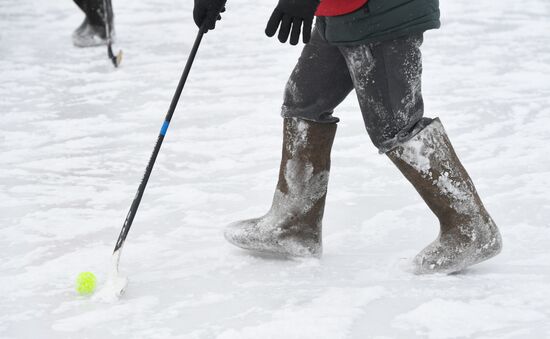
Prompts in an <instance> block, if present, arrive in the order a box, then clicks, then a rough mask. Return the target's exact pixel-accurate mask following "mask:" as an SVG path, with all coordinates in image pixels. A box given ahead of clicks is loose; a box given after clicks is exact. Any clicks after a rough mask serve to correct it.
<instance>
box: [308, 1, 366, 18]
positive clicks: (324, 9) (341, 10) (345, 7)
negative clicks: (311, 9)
mask: <svg viewBox="0 0 550 339" xmlns="http://www.w3.org/2000/svg"><path fill="white" fill-rule="evenodd" d="M367 1H368V0H321V4H320V5H319V7H318V8H317V12H315V15H317V16H337V15H344V14H348V13H351V12H355V11H356V10H358V9H359V8H361V7H362V6H363V5H364V4H366V3H367Z"/></svg>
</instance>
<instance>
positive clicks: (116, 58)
mask: <svg viewBox="0 0 550 339" xmlns="http://www.w3.org/2000/svg"><path fill="white" fill-rule="evenodd" d="M107 4H108V5H109V7H107ZM103 10H104V16H103V20H105V34H106V35H107V55H108V56H109V59H111V61H112V63H113V65H114V66H115V67H118V65H120V63H121V62H122V50H119V51H118V53H117V55H115V54H114V53H113V47H112V45H113V41H112V39H111V20H110V19H111V18H109V16H112V15H113V5H112V3H111V0H103Z"/></svg>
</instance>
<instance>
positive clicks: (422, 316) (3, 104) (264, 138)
mask: <svg viewBox="0 0 550 339" xmlns="http://www.w3.org/2000/svg"><path fill="white" fill-rule="evenodd" d="M440 3H441V11H442V14H443V25H442V29H441V30H439V31H433V32H429V33H426V34H425V42H424V45H423V46H422V52H423V58H424V76H423V94H424V100H425V103H426V116H427V117H435V116H439V117H441V119H442V121H443V122H444V123H445V127H446V129H447V131H448V132H449V134H450V136H451V140H452V141H453V144H454V145H455V147H456V150H457V152H458V154H459V155H460V156H461V160H462V161H463V163H464V165H465V167H466V168H467V169H468V171H469V172H470V174H471V176H472V178H473V179H474V182H475V184H476V187H477V189H478V191H479V193H480V194H481V196H482V198H483V201H484V203H485V205H486V207H487V209H488V210H489V211H490V212H491V215H492V217H493V218H494V219H495V221H496V222H497V223H498V225H499V227H500V229H501V231H502V234H503V238H504V240H505V247H504V250H503V252H502V253H501V255H499V256H497V257H495V258H494V259H492V260H490V261H488V262H487V263H482V264H479V265H476V266H472V267H471V268H470V269H468V270H466V271H465V272H463V273H462V274H456V275H449V276H447V275H436V276H417V275H414V274H411V273H410V272H408V271H407V269H408V268H409V266H408V265H409V262H410V260H411V259H412V258H413V257H414V256H415V254H416V253H418V250H419V249H421V248H422V247H423V246H425V245H426V244H427V243H428V242H429V241H430V240H432V239H433V238H434V237H435V235H436V234H437V231H438V229H439V225H438V223H437V220H436V219H435V218H434V216H433V214H432V213H431V212H430V211H429V210H428V209H427V208H426V205H425V203H424V202H423V201H422V200H421V199H420V197H418V194H417V193H416V192H415V191H414V189H413V188H412V187H411V185H410V184H409V183H408V182H407V181H406V180H405V179H404V178H403V176H402V175H401V173H399V172H398V171H397V170H396V169H395V166H394V165H393V164H391V162H389V161H387V159H385V158H384V157H383V156H380V155H378V154H377V150H376V149H375V148H374V147H373V146H372V145H371V143H370V140H369V138H368V136H367V135H366V133H365V129H364V125H363V122H362V118H361V114H360V112H359V110H358V107H357V100H356V98H355V96H354V95H350V96H349V98H348V99H347V100H346V101H344V102H343V103H342V104H341V105H340V106H339V107H338V109H337V112H336V115H338V116H339V117H340V118H341V119H342V121H341V123H340V124H339V127H338V135H337V137H336V140H335V145H334V148H333V153H332V155H333V158H332V169H331V179H330V185H329V194H328V197H327V206H326V211H325V218H324V220H323V225H324V230H323V231H324V232H323V238H324V239H323V240H324V248H323V252H324V254H323V258H322V259H321V260H318V259H300V260H280V259H276V258H265V257H262V256H256V255H250V254H249V253H247V252H245V251H242V250H239V249H236V248H235V247H234V246H232V245H230V244H228V243H227V241H225V239H224V238H223V236H222V235H221V234H220V233H221V232H222V229H223V228H224V227H225V225H227V223H229V222H231V221H234V220H241V219H244V218H248V217H250V216H254V215H258V216H259V215H261V214H262V213H265V211H266V208H267V207H268V206H269V204H270V203H271V202H272V199H273V189H274V187H275V183H276V180H277V173H278V170H279V169H278V165H279V162H280V156H281V117H280V116H279V107H280V105H281V101H282V94H283V88H284V85H285V83H286V81H287V79H288V76H289V74H290V72H291V70H292V67H293V65H295V64H296V59H297V58H298V57H299V54H300V49H299V48H297V47H290V46H286V47H285V46H283V45H281V44H279V42H278V41H277V40H276V39H274V40H270V39H267V38H266V37H265V36H264V35H263V33H262V32H263V29H264V28H265V20H266V18H268V17H269V14H270V11H271V10H272V7H271V6H274V5H275V1H272V2H267V1H265V2H264V1H252V0H242V1H233V2H230V1H229V2H228V8H227V11H226V13H225V14H224V15H223V19H222V20H221V21H220V22H219V23H218V24H217V25H216V27H217V28H216V30H215V31H213V32H209V33H208V34H206V35H205V37H204V40H203V42H202V44H201V47H200V50H199V53H198V55H197V59H196V60H195V63H194V65H193V69H192V70H191V74H190V76H189V79H188V82H187V85H186V87H185V91H184V93H183V95H182V98H181V101H180V103H179V105H178V109H177V110H176V113H175V115H174V117H173V119H172V123H171V127H170V130H169V131H168V134H167V135H166V138H165V141H164V145H163V149H162V151H161V153H160V155H159V158H158V160H157V165H156V166H155V169H154V171H153V173H152V176H151V179H150V181H149V185H148V188H147V190H146V193H145V196H144V198H143V201H142V205H141V207H140V210H139V212H138V214H137V216H136V219H135V221H134V224H133V226H132V230H131V232H130V234H129V235H128V239H127V243H126V245H125V247H124V253H123V254H122V258H121V262H120V270H121V272H123V273H124V274H125V275H127V276H128V277H129V279H130V284H129V285H128V287H127V288H126V292H125V293H124V295H123V296H122V297H121V298H120V300H119V301H117V302H115V303H98V302H95V301H93V300H91V298H89V297H81V296H79V295H78V294H77V293H76V292H75V291H74V277H75V276H76V275H77V274H78V273H79V272H82V271H92V272H94V273H96V276H97V277H98V283H99V286H98V287H101V285H102V284H103V283H104V282H106V280H107V276H106V273H108V270H105V268H106V267H105V266H106V265H108V264H109V263H110V259H111V256H112V250H113V246H114V243H115V241H116V238H117V237H118V234H119V232H120V228H121V226H122V223H123V222H124V218H125V216H126V213H127V211H128V207H129V206H130V204H131V202H132V199H133V197H134V194H135V191H136V188H137V185H138V184H139V181H140V180H141V177H142V176H143V170H144V167H145V165H146V162H147V160H148V159H149V156H150V153H151V150H152V148H153V146H154V143H155V141H156V138H157V136H158V131H159V129H160V127H161V124H162V122H163V119H164V114H165V112H166V109H167V107H168V105H169V102H170V99H171V97H172V95H173V93H174V89H175V87H176V85H177V82H178V79H179V77H180V75H181V71H182V69H183V66H184V64H185V59H186V58H187V53H188V52H189V50H190V48H191V45H192V43H193V39H194V37H195V34H196V27H195V25H194V22H193V19H192V5H193V1H181V0H162V1H131V0H117V1H114V0H113V6H114V11H115V16H116V18H115V20H116V25H117V27H116V28H117V33H118V44H117V45H116V46H115V48H116V49H117V50H118V48H121V49H123V50H124V52H125V54H126V55H125V60H124V61H123V63H122V65H121V67H120V68H118V69H116V70H115V69H114V68H113V66H112V64H111V62H110V60H109V59H108V58H107V55H106V48H105V47H99V48H89V49H78V48H73V47H72V41H71V33H72V31H73V30H74V29H75V28H76V27H77V26H78V25H79V24H80V22H81V21H82V13H81V12H80V10H79V9H78V8H77V7H76V6H75V4H74V3H73V2H72V1H66V0H56V1H38V0H35V1H31V0H17V1H8V0H3V1H0V42H1V43H0V76H1V81H0V115H1V119H0V155H1V156H0V291H1V293H0V338H16V339H19V338H40V339H60V338H63V339H64V338H90V339H95V338H102V339H111V338H161V339H176V338H178V339H181V338H184V339H217V338H220V337H221V338H223V337H224V336H225V337H226V338H239V339H240V338H246V336H254V334H255V333H259V334H261V335H262V337H261V338H281V337H282V336H281V335H279V334H284V335H285V336H286V338H300V339H319V338H330V339H333V338H346V339H389V338H391V339H441V338H444V339H447V338H465V337H466V338H469V339H482V338H483V339H489V338H491V339H525V338H529V339H531V338H533V339H542V338H548V337H550V311H549V310H550V298H549V297H548V296H549V295H550V252H549V250H548V244H550V221H549V220H550V194H548V188H549V187H550V157H548V156H547V154H549V153H550V132H549V129H548V126H550V82H549V80H548V79H550V44H549V43H547V41H548V32H550V20H548V15H547V13H549V6H550V3H549V2H548V1H546V0H525V1H514V0H499V1H489V0H486V1H477V2H473V1H440ZM327 81H330V79H327ZM258 338H259V337H258Z"/></svg>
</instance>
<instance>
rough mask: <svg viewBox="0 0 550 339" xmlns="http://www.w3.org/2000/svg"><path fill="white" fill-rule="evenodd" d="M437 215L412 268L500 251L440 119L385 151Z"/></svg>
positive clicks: (436, 267)
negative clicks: (433, 233) (436, 226)
mask: <svg viewBox="0 0 550 339" xmlns="http://www.w3.org/2000/svg"><path fill="white" fill-rule="evenodd" d="M386 154H387V155H388V157H389V158H390V159H391V160H392V161H393V162H394V164H395V165H396V166H397V168H399V170H400V171H401V172H402V173H403V174H404V175H405V177H406V178H407V179H408V180H409V181H410V182H411V183H412V184H413V186H414V188H416V190H417V191H418V193H420V196H421V197H422V199H424V201H425V202H426V203H427V204H428V206H429V207H430V209H431V210H432V211H433V212H434V214H435V215H436V216H437V217H438V219H439V222H440V225H441V230H440V233H439V237H438V238H437V239H436V240H435V241H434V242H433V243H431V244H430V245H429V246H428V247H426V248H425V249H424V250H423V251H422V252H420V253H419V254H418V255H417V256H416V258H415V260H414V262H415V265H416V271H417V273H452V272H457V271H460V270H462V269H464V268H466V267H468V266H471V265H474V264H477V263H480V262H482V261H485V260H487V259H490V258H492V257H494V256H495V255H497V254H499V253H500V251H501V248H502V239H501V236H500V233H499V230H498V228H497V226H496V225H495V222H494V221H493V219H491V216H490V215H489V213H487V210H486V209H485V207H484V206H483V203H482V202H481V199H480V198H479V196H478V194H477V192H476V189H475V187H474V184H473V182H472V180H471V179H470V177H469V176H468V173H467V172H466V170H465V169H464V167H463V166H462V164H461V163H460V161H459V159H458V157H457V155H456V153H455V152H454V149H453V147H452V145H451V142H450V141H449V138H448V137H447V134H446V133H445V130H444V128H443V125H442V124H441V122H440V121H439V119H435V120H433V121H432V122H431V123H430V124H429V125H428V126H426V127H425V128H424V129H422V130H421V131H420V132H419V133H418V134H417V135H415V136H414V137H413V138H412V139H411V140H409V141H407V142H405V143H403V144H401V145H400V146H398V147H397V148H395V149H393V150H391V151H389V152H388V153H386Z"/></svg>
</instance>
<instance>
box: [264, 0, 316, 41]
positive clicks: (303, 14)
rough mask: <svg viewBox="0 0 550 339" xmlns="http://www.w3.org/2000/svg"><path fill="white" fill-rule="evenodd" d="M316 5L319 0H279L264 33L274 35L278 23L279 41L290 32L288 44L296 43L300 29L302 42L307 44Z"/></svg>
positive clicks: (285, 37) (285, 38)
mask: <svg viewBox="0 0 550 339" xmlns="http://www.w3.org/2000/svg"><path fill="white" fill-rule="evenodd" d="M318 6H319V0H279V4H278V5H277V7H275V10H274V11H273V14H271V18H269V21H268V22H267V27H266V29H265V34H267V36H268V37H272V36H274V35H275V33H276V32H277V28H278V27H279V24H280V26H281V28H280V30H279V41H280V42H282V43H285V42H286V41H287V39H288V35H289V34H290V44H291V45H296V44H298V41H299V40H300V29H301V30H302V37H303V40H304V43H305V44H307V43H308V42H309V39H310V38H311V26H312V24H313V17H314V16H315V11H316V10H317V7H318ZM302 26H303V28H302ZM291 29H292V33H291Z"/></svg>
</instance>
